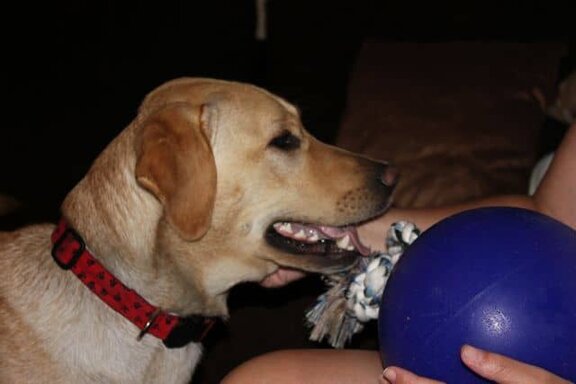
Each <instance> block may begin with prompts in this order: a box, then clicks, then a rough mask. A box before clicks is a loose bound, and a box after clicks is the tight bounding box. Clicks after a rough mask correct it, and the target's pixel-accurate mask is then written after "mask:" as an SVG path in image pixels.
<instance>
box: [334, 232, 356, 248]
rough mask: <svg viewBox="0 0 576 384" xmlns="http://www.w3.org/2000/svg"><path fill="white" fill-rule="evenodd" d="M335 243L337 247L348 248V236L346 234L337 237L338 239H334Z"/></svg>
mask: <svg viewBox="0 0 576 384" xmlns="http://www.w3.org/2000/svg"><path fill="white" fill-rule="evenodd" d="M336 245H337V246H338V248H342V249H346V250H349V249H348V247H350V236H349V235H346V236H344V237H342V238H340V239H338V241H336ZM352 248H354V247H352Z"/></svg>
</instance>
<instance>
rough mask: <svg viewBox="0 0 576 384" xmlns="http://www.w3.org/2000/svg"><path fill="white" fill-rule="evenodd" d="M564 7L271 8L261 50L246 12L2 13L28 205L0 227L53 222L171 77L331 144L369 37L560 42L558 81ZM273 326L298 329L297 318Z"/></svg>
mask: <svg viewBox="0 0 576 384" xmlns="http://www.w3.org/2000/svg"><path fill="white" fill-rule="evenodd" d="M568 3H569V2H567V1H566V2H554V1H500V2H490V1H488V2H476V1H472V2H466V1H461V2H458V3H456V2H450V3H449V2H441V1H440V2H432V1H427V2H414V1H405V2H396V1H394V2H393V1H368V0H354V1H341V0H332V1H325V0H316V1H313V0H307V1H306V0H269V1H268V13H267V16H268V38H267V39H266V40H265V41H259V40H256V39H255V34H254V32H255V26H256V18H255V16H256V9H255V1H247V0H212V1H204V2H201V1H194V0H188V1H184V0H164V1H162V2H160V1H157V2H154V1H133V0H127V1H110V0H108V1H105V0H102V1H74V2H72V1H69V2H58V1H56V2H21V3H19V4H18V5H14V4H11V5H3V23H2V24H3V27H2V32H3V33H2V46H3V47H2V61H3V68H4V70H3V74H4V82H3V87H2V88H3V91H4V92H3V93H4V97H3V102H2V123H3V124H2V128H1V134H0V193H5V194H9V195H12V196H14V197H16V198H17V199H19V200H20V201H21V202H22V203H23V206H22V208H21V210H20V211H18V212H17V213H16V214H13V215H10V216H9V217H4V218H1V219H0V221H1V224H2V229H7V228H11V227H14V226H16V225H20V224H24V223H29V222H36V221H45V220H50V221H55V220H56V219H57V217H58V208H59V204H60V202H61V201H62V199H63V198H64V196H65V194H66V193H67V191H68V190H70V189H71V187H72V186H73V185H74V184H75V183H76V182H77V181H78V180H79V179H80V178H81V177H82V175H83V174H84V173H85V172H86V170H87V168H88V167H89V165H90V163H91V162H92V160H93V159H94V158H95V157H96V155H97V154H98V153H99V152H100V151H101V150H102V149H103V147H104V146H105V145H106V144H107V143H108V142H109V141H110V140H111V139H112V138H113V137H114V136H115V135H116V134H118V133H119V132H120V131H121V130H122V129H123V127H125V126H126V125H127V124H128V122H129V121H130V120H131V119H132V118H133V117H134V116H135V113H136V109H137V106H138V105H139V103H140V102H141V100H142V99H143V97H144V95H145V94H146V93H147V92H149V91H150V90H152V89H153V88H154V87H156V86H157V85H159V84H161V83H162V82H164V81H166V80H169V79H172V78H174V77H179V76H208V77H217V78H223V79H230V80H239V81H247V82H252V83H255V84H258V85H261V86H263V87H265V88H268V89H270V90H271V91H273V92H275V93H277V94H279V95H281V96H283V97H285V98H287V99H288V100H289V101H291V102H293V103H295V104H297V105H298V106H299V107H300V109H301V110H302V114H303V120H304V123H305V125H306V126H307V128H308V129H309V131H311V132H312V133H313V134H314V135H315V136H317V137H318V138H320V139H322V140H324V141H326V142H333V140H334V138H335V135H336V132H337V129H338V126H339V123H340V119H341V117H342V112H343V109H344V106H345V105H344V104H345V98H346V91H347V88H346V87H347V80H348V76H349V74H350V70H351V68H352V66H353V64H354V60H355V55H356V53H357V52H358V50H359V48H360V45H361V43H362V41H363V40H364V39H366V38H368V37H378V38H380V39H384V40H390V41H451V40H471V41H474V40H482V41H494V40H498V41H528V42H534V41H560V42H566V43H567V44H568V45H569V47H570V54H569V56H568V58H567V63H566V64H564V65H561V66H560V67H559V68H558V73H559V77H561V76H562V75H563V73H564V72H566V69H565V68H568V67H569V66H570V63H569V62H570V60H573V58H574V55H575V48H576V46H575V45H574V39H575V36H574V18H573V11H570V10H569V9H568ZM422 65H425V63H422ZM321 289H322V287H321V285H320V284H319V282H318V281H317V280H316V279H314V278H309V279H305V280H304V281H302V282H298V283H296V284H294V285H293V286H291V287H288V288H286V289H282V290H278V291H273V292H264V291H263V290H261V289H258V288H256V287H253V286H248V287H240V288H239V289H237V290H235V291H234V292H233V293H232V296H231V299H230V302H231V311H232V314H233V315H234V312H241V311H243V310H245V308H256V309H255V310H261V311H262V312H263V313H264V314H266V313H268V311H270V313H272V312H275V313H276V315H278V313H279V311H280V312H281V311H282V310H285V308H284V307H282V305H281V304H282V303H283V302H286V301H288V300H299V299H298V298H299V297H300V295H301V294H302V293H303V292H307V293H308V294H310V292H320V290H321ZM258 308H259V309H258ZM280 315H281V316H283V317H284V318H293V319H294V321H293V323H292V324H294V327H302V324H301V317H302V314H301V313H291V312H289V311H288V312H285V313H280ZM248 321H249V320H248ZM245 328H246V333H247V334H248V336H247V339H248V340H253V343H254V345H255V346H257V347H256V348H254V352H253V354H256V353H261V352H263V351H266V350H272V349H275V348H277V347H279V346H281V347H299V346H302V345H307V344H306V340H304V339H298V340H295V339H289V340H284V339H282V329H275V328H274V318H273V317H271V318H270V322H266V323H265V324H250V323H247V324H245ZM287 334H290V333H287ZM229 336H230V335H229V334H228V333H227V330H226V329H225V327H223V328H220V329H219V330H217V331H216V332H215V334H214V335H213V336H211V339H210V340H209V341H208V343H207V358H210V357H211V355H210V354H211V351H212V350H213V349H214V348H216V350H218V347H217V346H218V345H220V346H221V345H222V343H226V339H227V338H228V337H229ZM268 336H270V337H268ZM224 345H225V344H224ZM310 345H312V344H310ZM220 348H222V347H220ZM229 352H230V354H231V355H232V354H234V351H229ZM246 357H247V356H246V355H242V356H239V357H237V361H235V360H234V359H229V360H228V361H227V364H228V365H227V366H222V369H221V370H220V371H218V369H216V368H214V367H213V366H210V367H209V368H205V367H204V365H202V366H201V367H200V370H199V372H198V374H197V375H196V378H195V381H196V382H197V383H201V382H202V383H210V382H217V380H218V379H219V377H220V375H221V374H223V373H225V371H226V370H227V369H229V368H230V366H231V365H233V364H235V363H239V362H240V361H242V360H243V359H245V358H246ZM214 359H215V360H217V359H218V357H214ZM220 359H222V357H220Z"/></svg>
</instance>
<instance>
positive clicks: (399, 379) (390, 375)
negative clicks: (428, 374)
mask: <svg viewBox="0 0 576 384" xmlns="http://www.w3.org/2000/svg"><path fill="white" fill-rule="evenodd" d="M382 377H383V378H384V379H386V380H387V382H388V383H391V384H441V383H442V382H441V381H436V380H432V379H427V378H425V377H422V376H418V375H415V374H414V373H412V372H410V371H407V370H405V369H402V368H398V367H388V368H386V369H385V370H384V372H382ZM385 382H386V381H385Z"/></svg>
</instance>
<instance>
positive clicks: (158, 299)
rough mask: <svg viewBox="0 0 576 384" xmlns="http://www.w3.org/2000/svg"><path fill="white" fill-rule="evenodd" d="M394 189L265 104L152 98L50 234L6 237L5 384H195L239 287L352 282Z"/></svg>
mask: <svg viewBox="0 0 576 384" xmlns="http://www.w3.org/2000/svg"><path fill="white" fill-rule="evenodd" d="M395 178H396V177H395V174H394V172H393V171H392V170H391V169H390V168H389V167H388V166H387V165H386V164H385V163H380V162H376V161H372V160H370V159H367V158H364V157H361V156H358V155H355V154H352V153H348V152H345V151H343V150H340V149H337V148H334V147H331V146H328V145H325V144H322V143H320V142H318V141H317V140H315V139H314V138H313V137H311V135H310V134H308V133H307V132H306V131H305V129H304V127H303V126H302V123H301V122H300V119H299V115H298V111H297V109H296V108H295V107H294V106H292V105H291V104H289V103H287V102H286V101H284V100H283V99H281V98H279V97H277V96H274V95H272V94H270V93H268V92H266V91H265V90H263V89H260V88H257V87H255V86H252V85H248V84H242V83H236V82H227V81H220V80H214V79H204V78H183V79H176V80H174V81H170V82H168V83H166V84H164V85H162V86H160V87H159V88H157V89H155V90H154V91H152V92H151V93H150V94H149V95H148V96H147V97H146V98H145V100H144V101H143V103H142V105H141V107H140V109H139V112H138V115H137V116H136V118H135V119H134V121H133V122H132V123H131V124H130V125H129V126H128V127H127V128H126V129H124V130H123V131H122V132H121V133H120V134H119V135H118V137H117V138H116V139H114V140H113V141H112V142H111V143H110V144H109V146H108V147H107V148H106V149H105V150H104V151H103V152H102V153H101V155H100V156H99V157H98V158H97V159H96V160H95V162H94V163H93V165H92V167H91V169H90V170H89V171H88V172H87V174H86V175H85V177H84V178H83V179H82V180H81V181H80V182H79V183H78V184H77V185H76V186H75V187H74V188H73V189H72V190H71V191H70V193H69V194H68V195H67V196H66V198H65V199H64V202H63V204H62V207H61V211H62V221H61V222H60V223H59V224H58V225H53V224H45V225H33V226H29V227H26V228H22V229H20V230H17V231H15V232H10V233H1V234H0V335H1V337H0V382H2V383H51V384H57V383H74V384H80V383H122V384H129V383H138V384H142V383H163V384H167V383H186V382H188V381H189V380H190V378H191V376H192V372H193V370H194V367H195V365H196V364H197V362H198V360H199V358H200V355H201V344H200V341H201V338H202V335H203V334H204V333H205V332H206V330H207V329H208V328H209V325H210V323H211V319H212V318H219V317H220V318H226V316H227V308H226V299H227V293H228V291H229V290H230V288H231V287H232V286H234V285H235V284H238V283H240V282H246V281H254V282H262V281H265V280H266V279H271V278H273V277H274V276H275V275H278V274H281V273H283V271H287V270H291V269H298V270H302V271H308V272H316V273H333V272H336V271H340V270H345V269H347V268H350V267H351V266H352V264H353V263H354V262H355V261H356V260H357V257H358V256H359V255H360V254H361V253H365V252H366V249H364V247H362V245H361V244H360V243H359V242H358V239H357V236H356V232H355V230H354V227H353V225H354V224H357V223H359V222H361V221H364V220H367V219H369V218H371V217H374V216H375V215H378V214H381V213H382V212H383V211H384V210H385V209H386V208H387V207H388V205H389V200H390V194H391V191H392V189H393V185H394V182H395Z"/></svg>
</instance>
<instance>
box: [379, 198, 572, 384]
mask: <svg viewBox="0 0 576 384" xmlns="http://www.w3.org/2000/svg"><path fill="white" fill-rule="evenodd" d="M378 334H379V345H380V351H381V356H382V359H383V362H384V364H385V365H386V366H388V365H396V366H400V367H403V368H406V369H409V370H411V371H413V372H414V373H416V374H418V375H422V376H426V377H430V378H434V379H437V380H442V381H446V382H448V383H485V382H487V381H485V380H484V379H482V378H481V377H480V376H477V375H476V374H474V373H473V372H472V371H470V370H469V369H468V368H467V367H466V366H465V365H464V364H463V363H462V362H461V359H460V348H461V346H462V345H463V344H465V343H466V344H470V345H473V346H476V347H479V348H483V349H487V350H490V351H493V352H497V353H501V354H504V355H507V356H509V357H512V358H515V359H518V360H521V361H524V362H526V363H529V364H533V365H537V366H539V367H542V368H544V369H546V370H548V371H551V372H553V373H555V374H557V375H559V376H561V377H564V378H566V379H570V380H575V379H576V231H574V230H573V229H571V228H570V227H568V226H566V225H564V224H562V223H560V222H559V221H556V220H554V219H552V218H550V217H548V216H545V215H542V214H539V213H536V212H533V211H529V210H526V209H520V208H507V207H490V208H479V209H473V210H469V211H465V212H462V213H459V214H456V215H454V216H451V217H449V218H446V219H444V220H442V221H441V222H439V223H437V224H436V225H434V226H432V227H431V228H430V229H428V230H427V231H425V232H424V233H423V234H422V235H421V236H420V237H419V238H418V239H417V240H416V241H415V242H414V243H413V244H412V245H411V246H410V247H409V248H408V249H407V250H406V252H405V253H404V255H403V256H402V258H401V259H400V261H399V262H398V264H397V265H396V267H395V269H394V270H393V272H392V274H391V276H390V280H389V281H388V284H387V286H386V289H385V291H384V294H383V296H382V301H381V306H380V312H379V319H378Z"/></svg>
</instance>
